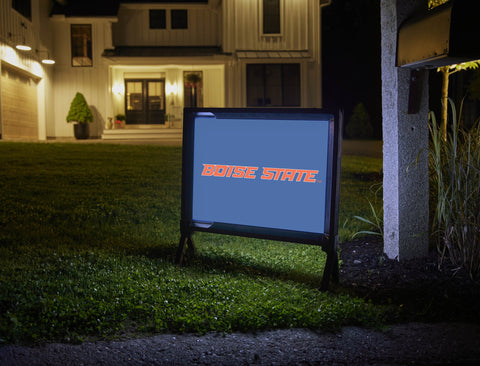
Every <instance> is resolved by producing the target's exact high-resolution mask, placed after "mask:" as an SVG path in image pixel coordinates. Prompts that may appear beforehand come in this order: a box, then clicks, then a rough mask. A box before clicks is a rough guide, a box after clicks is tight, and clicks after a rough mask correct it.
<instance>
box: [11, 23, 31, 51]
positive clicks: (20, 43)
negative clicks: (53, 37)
mask: <svg viewBox="0 0 480 366" xmlns="http://www.w3.org/2000/svg"><path fill="white" fill-rule="evenodd" d="M21 26H22V28H23V29H24V32H23V33H24V34H23V35H21V36H17V35H14V34H12V33H8V37H9V38H10V39H14V41H15V42H16V43H15V48H16V49H17V50H20V51H31V50H32V47H30V46H29V45H28V43H27V42H26V39H25V30H27V26H26V25H25V23H21ZM15 38H16V40H15Z"/></svg>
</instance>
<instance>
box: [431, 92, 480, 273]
mask: <svg viewBox="0 0 480 366" xmlns="http://www.w3.org/2000/svg"><path fill="white" fill-rule="evenodd" d="M450 104H451V107H452V112H453V113H452V115H453V117H452V119H453V125H452V129H451V131H450V132H449V134H448V135H447V139H446V141H444V140H443V138H442V131H441V128H440V126H438V124H437V121H436V118H435V115H434V113H433V112H430V121H431V124H430V133H431V147H430V154H429V155H430V167H431V187H432V189H433V190H434V192H433V193H434V197H435V203H436V205H435V206H436V207H435V214H434V218H433V230H432V232H433V233H434V234H435V236H436V238H435V240H436V243H437V248H438V250H439V252H440V264H443V262H444V260H445V259H446V258H449V259H450V260H451V262H452V263H453V264H454V265H456V266H459V267H463V268H465V270H467V271H468V273H469V274H470V276H471V277H472V278H475V277H478V276H479V274H480V125H479V124H478V123H477V124H476V125H475V126H474V127H473V128H472V129H471V130H470V131H464V130H462V129H461V128H460V127H459V123H458V121H457V115H456V110H455V106H454V105H453V103H452V101H451V100H450ZM459 115H461V108H460V113H459Z"/></svg>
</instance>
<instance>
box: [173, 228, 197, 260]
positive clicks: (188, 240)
mask: <svg viewBox="0 0 480 366" xmlns="http://www.w3.org/2000/svg"><path fill="white" fill-rule="evenodd" d="M185 248H187V250H188V252H190V253H193V254H194V253H195V244H193V240H192V235H191V234H182V236H181V237H180V243H179V244H178V249H177V255H176V258H175V263H177V264H178V265H179V266H181V265H182V264H183V258H184V257H185Z"/></svg>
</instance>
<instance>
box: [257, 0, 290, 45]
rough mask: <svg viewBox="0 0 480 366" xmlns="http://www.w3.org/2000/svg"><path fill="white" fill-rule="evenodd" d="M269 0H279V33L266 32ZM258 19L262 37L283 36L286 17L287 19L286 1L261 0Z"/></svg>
mask: <svg viewBox="0 0 480 366" xmlns="http://www.w3.org/2000/svg"><path fill="white" fill-rule="evenodd" d="M267 1H278V6H279V19H278V23H279V28H280V29H279V32H278V33H273V32H272V33H265V14H264V13H265V7H266V2H267ZM258 7H259V9H258V12H259V16H258V20H259V31H260V35H261V36H262V37H283V30H284V19H285V1H284V0H261V1H259V3H258Z"/></svg>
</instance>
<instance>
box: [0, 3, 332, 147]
mask: <svg viewBox="0 0 480 366" xmlns="http://www.w3.org/2000/svg"><path fill="white" fill-rule="evenodd" d="M328 3H329V0H190V1H185V0H177V1H174V0H170V1H166V0H157V1H133V0H131V1H123V0H104V1H101V0H97V1H96V2H94V1H91V0H83V1H82V0H80V1H74V0H69V1H66V0H56V1H52V0H37V1H31V0H0V12H1V14H0V60H1V64H0V65H1V66H0V67H1V83H0V91H1V94H0V97H1V99H0V103H1V114H0V123H1V125H0V126H1V134H2V135H1V136H2V139H16V138H22V139H33V140H37V139H38V140H45V139H62V138H73V128H72V126H71V125H69V124H67V123H66V122H65V118H66V115H67V113H68V109H69V106H70V103H71V101H72V99H73V97H74V96H75V94H76V92H81V93H82V94H83V95H84V96H85V98H86V100H87V102H88V104H89V105H90V107H91V110H92V112H93V114H94V122H93V123H92V124H91V125H90V136H91V137H97V138H104V139H114V138H168V137H179V136H181V129H182V118H183V116H182V112H183V108H184V107H188V106H198V107H271V106H275V107H277V106H284V107H321V106H322V95H321V90H322V88H321V86H322V75H321V47H320V46H321V10H322V7H323V6H324V5H328ZM20 43H24V44H25V45H29V46H30V49H23V50H22V49H17V48H16V46H17V45H19V44H20ZM47 60H49V61H50V64H49V63H45V62H47ZM52 61H54V62H55V63H54V64H51V62H52ZM118 115H124V116H125V118H126V121H125V126H122V127H125V128H121V129H112V128H111V126H112V124H113V125H114V126H115V123H114V122H115V120H116V119H117V116H118Z"/></svg>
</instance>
